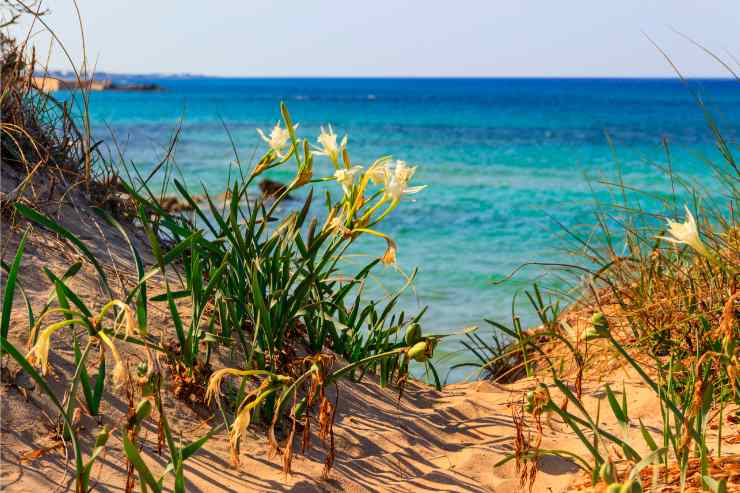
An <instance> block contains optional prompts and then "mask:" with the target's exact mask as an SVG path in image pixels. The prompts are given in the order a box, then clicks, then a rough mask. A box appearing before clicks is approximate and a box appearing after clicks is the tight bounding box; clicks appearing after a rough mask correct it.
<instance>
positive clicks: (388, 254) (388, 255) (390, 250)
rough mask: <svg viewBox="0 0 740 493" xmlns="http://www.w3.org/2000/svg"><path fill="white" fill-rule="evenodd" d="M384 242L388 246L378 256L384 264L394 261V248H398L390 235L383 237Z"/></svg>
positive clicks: (393, 262)
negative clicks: (381, 254)
mask: <svg viewBox="0 0 740 493" xmlns="http://www.w3.org/2000/svg"><path fill="white" fill-rule="evenodd" d="M385 241H386V243H388V247H387V248H386V250H385V253H384V254H383V256H382V257H381V258H380V261H381V262H383V263H384V264H386V265H391V264H395V263H396V250H398V247H397V246H396V242H395V241H393V239H392V238H391V237H390V236H386V237H385Z"/></svg>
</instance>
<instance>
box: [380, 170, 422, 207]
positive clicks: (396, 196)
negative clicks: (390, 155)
mask: <svg viewBox="0 0 740 493" xmlns="http://www.w3.org/2000/svg"><path fill="white" fill-rule="evenodd" d="M415 172H416V166H413V167H412V166H407V165H406V162H405V161H396V166H395V169H394V170H393V171H392V172H391V171H389V172H387V173H386V178H385V194H386V197H389V198H391V199H392V200H393V201H394V202H398V201H399V200H401V196H402V195H409V194H414V193H418V192H421V191H422V190H424V189H425V188H426V185H422V186H418V187H408V186H407V185H408V182H409V180H411V177H412V176H414V173H415Z"/></svg>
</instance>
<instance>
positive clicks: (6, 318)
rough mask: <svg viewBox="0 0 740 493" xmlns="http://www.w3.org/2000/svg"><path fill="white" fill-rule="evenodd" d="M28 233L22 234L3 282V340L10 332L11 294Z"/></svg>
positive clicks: (1, 322)
mask: <svg viewBox="0 0 740 493" xmlns="http://www.w3.org/2000/svg"><path fill="white" fill-rule="evenodd" d="M28 231H29V229H28V228H27V229H26V231H25V232H24V233H23V236H22V237H21V241H20V242H19V243H18V248H17V249H16V251H15V259H14V260H13V265H12V266H11V267H10V270H9V271H8V279H7V280H6V282H5V294H4V295H3V312H2V321H0V335H2V337H3V338H7V337H8V332H9V330H10V312H11V310H12V309H13V294H14V293H15V284H16V279H17V277H18V270H19V269H20V267H21V259H22V258H23V250H24V249H25V247H26V238H28Z"/></svg>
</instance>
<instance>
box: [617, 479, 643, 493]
mask: <svg viewBox="0 0 740 493" xmlns="http://www.w3.org/2000/svg"><path fill="white" fill-rule="evenodd" d="M619 493H642V483H640V482H639V481H634V480H630V481H627V482H626V483H624V484H623V485H622V487H621V488H620V489H619Z"/></svg>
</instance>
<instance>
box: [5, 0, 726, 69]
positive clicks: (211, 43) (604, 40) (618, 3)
mask: <svg viewBox="0 0 740 493" xmlns="http://www.w3.org/2000/svg"><path fill="white" fill-rule="evenodd" d="M26 1H30V0H26ZM77 3H78V6H79V10H80V13H81V15H82V21H83V25H84V29H85V41H86V51H87V54H88V58H89V59H90V60H91V62H94V63H96V67H97V70H98V71H108V72H119V73H171V74H175V73H196V74H204V75H220V76H245V77H250V76H280V77H290V76H319V77H331V76H349V77H352V76H355V77H359V76H376V77H383V76H414V77H430V76H431V77H436V76H441V77H455V76H464V77H510V76H552V77H588V76H612V77H662V76H667V77H671V76H673V75H674V73H673V72H672V69H671V67H670V65H669V64H668V63H667V62H666V61H665V59H664V58H663V56H662V55H661V54H660V53H659V51H658V50H657V49H656V48H655V47H653V46H652V45H651V43H650V41H649V40H648V39H647V37H646V36H645V34H647V35H649V36H650V37H651V38H652V39H654V40H655V42H656V43H657V44H658V45H660V47H661V48H662V49H663V50H665V51H666V52H667V53H668V54H669V55H670V57H671V58H672V60H673V61H674V62H675V63H676V65H677V66H678V67H679V68H680V70H681V71H682V72H683V73H684V75H687V76H693V77H700V76H708V77H717V76H721V77H723V76H727V75H728V72H727V70H726V69H724V68H723V67H722V66H721V65H720V64H719V63H717V62H716V61H715V60H713V59H712V58H711V57H710V56H708V55H707V54H706V53H704V52H703V51H702V50H701V49H700V48H697V47H696V46H694V45H692V44H691V42H689V41H687V40H686V39H685V38H684V37H682V36H681V35H679V34H677V33H676V32H675V31H680V32H682V33H684V34H686V35H688V36H690V37H691V38H693V39H694V40H696V41H698V42H699V43H701V44H703V45H704V46H706V47H707V48H709V49H711V50H712V51H714V52H715V53H716V54H717V55H719V56H721V57H722V58H723V59H725V61H727V63H728V64H730V65H731V66H732V67H733V68H734V69H735V71H736V72H737V71H740V61H738V60H740V36H738V31H740V0H611V1H602V0H590V1H586V0H560V1H552V0H508V1H502V0H488V1H485V0H454V1H449V0H447V1H442V0H427V1H405V0H372V1H366V2H360V1H351V0H345V1H339V0H312V1H308V0H282V1H270V0H262V1H259V2H257V1H236V0H220V1H217V0H213V1H207V0H205V1H204V0H200V1H190V0H146V1H144V0H119V1H103V0H78V2H77ZM42 5H43V6H44V7H45V8H48V9H49V11H50V13H49V14H48V15H47V16H45V17H44V20H45V22H46V23H48V24H49V26H50V27H51V29H52V30H53V31H54V32H55V33H56V35H57V36H58V37H59V38H60V40H61V41H62V42H63V43H64V45H65V47H66V49H67V51H68V52H69V53H70V55H71V57H72V59H73V60H74V61H75V63H77V64H79V63H80V62H81V60H82V53H83V50H82V43H81V37H80V28H79V21H78V18H77V15H76V12H75V8H74V3H73V1H72V0H46V1H44V2H43V3H42ZM28 30H29V23H28V22H24V23H22V24H21V25H20V26H19V27H18V28H17V31H18V33H20V34H24V33H25V32H27V31H28ZM43 31H44V30H43V27H42V26H40V25H39V24H38V23H37V24H36V25H35V26H34V27H33V28H32V30H31V33H32V36H31V39H32V42H33V43H34V44H35V45H36V47H37V51H38V53H39V55H40V58H41V59H46V57H47V53H48V51H49V46H50V36H49V34H48V32H43ZM49 60H50V63H49V66H50V68H52V69H67V68H69V62H68V61H67V60H66V58H65V57H64V56H63V54H62V51H61V50H60V49H59V47H58V44H57V43H54V46H53V47H52V49H51V56H50V58H49Z"/></svg>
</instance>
